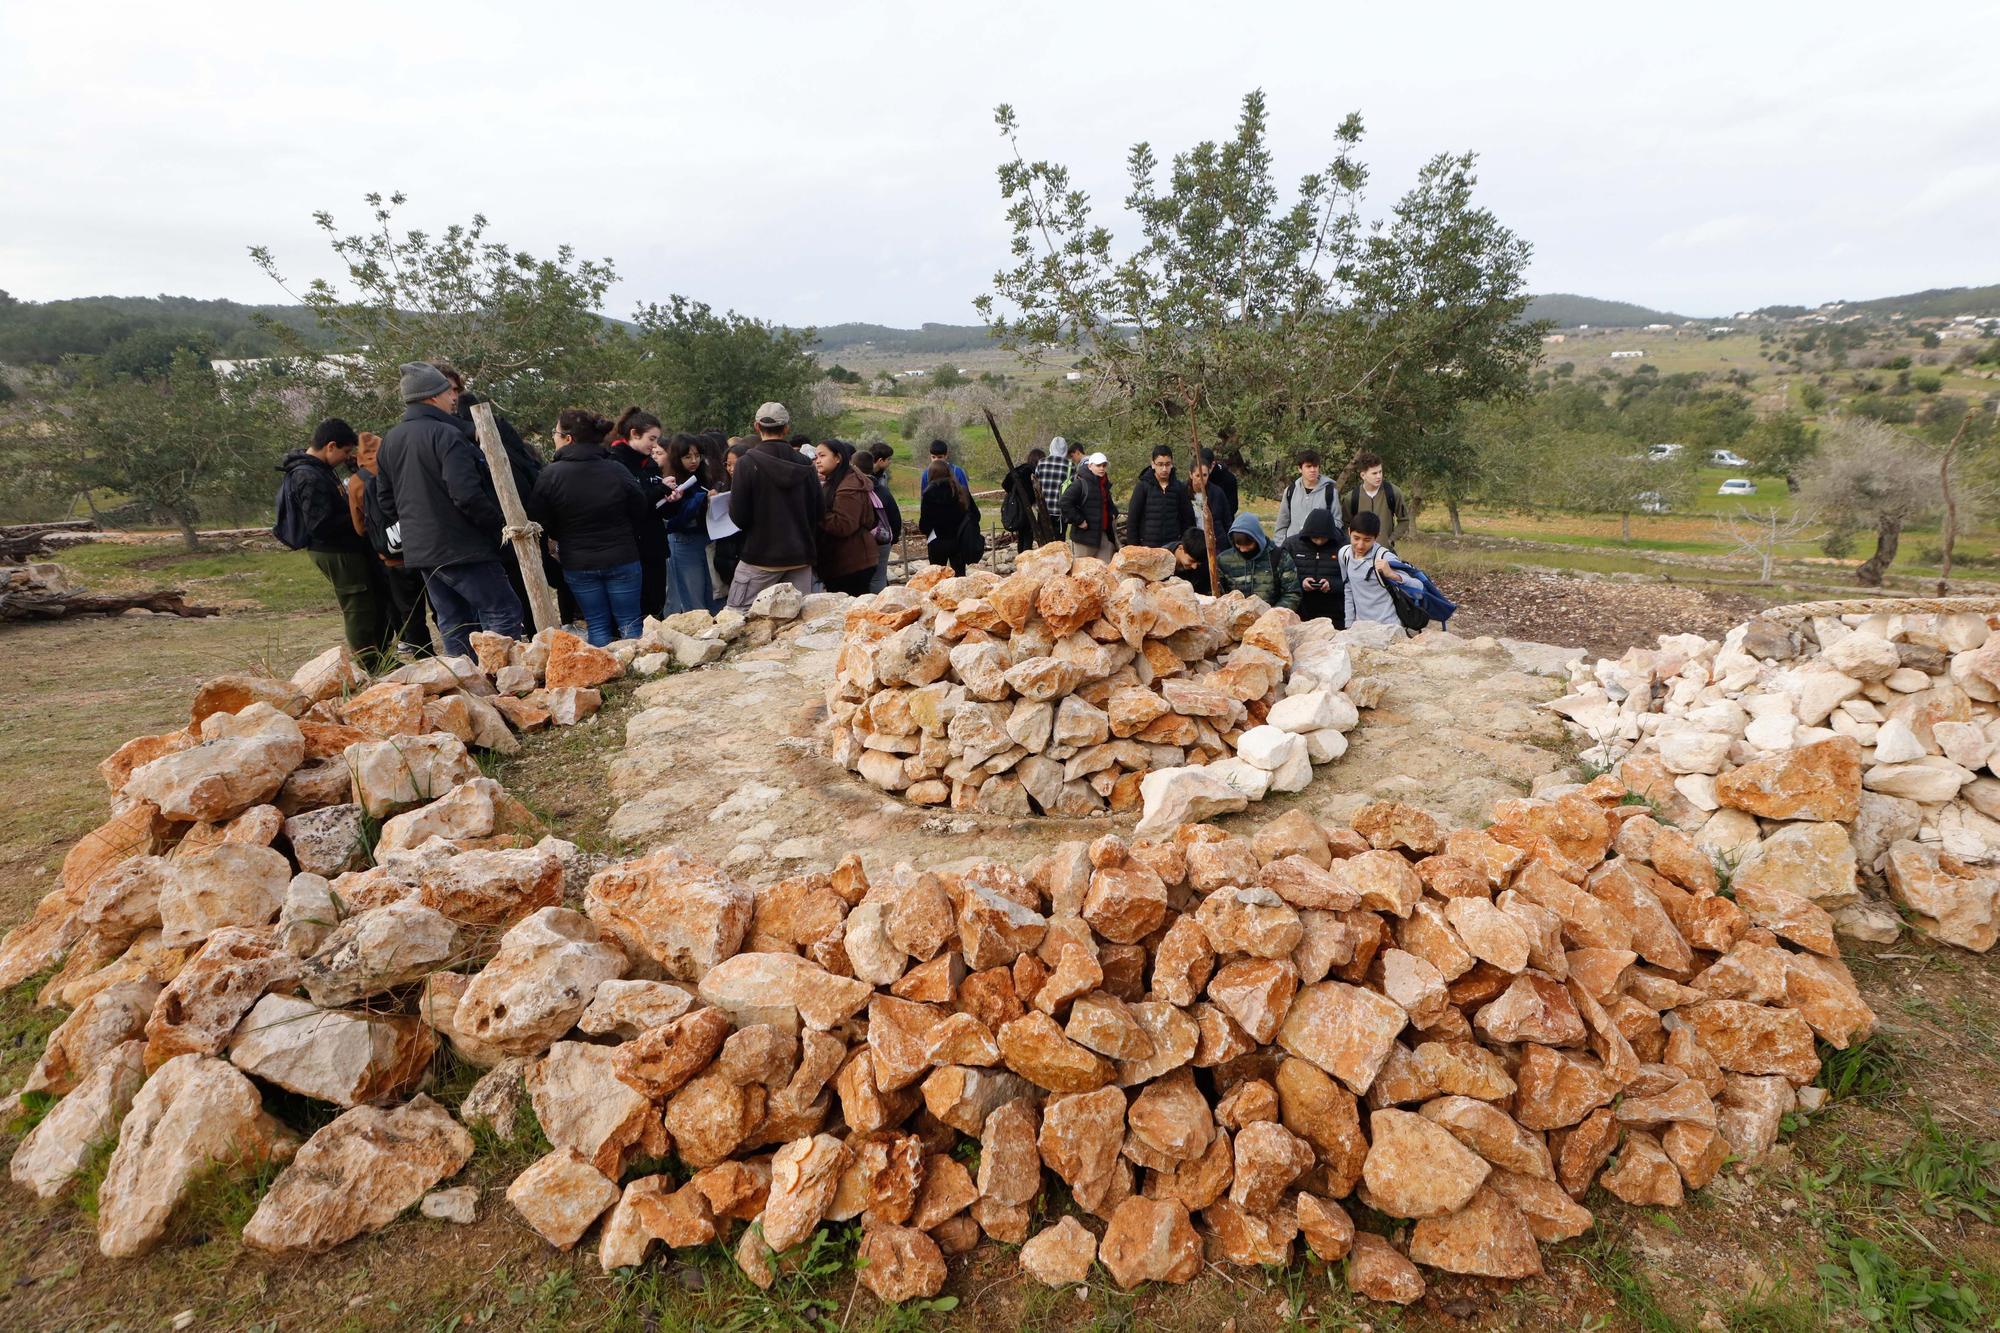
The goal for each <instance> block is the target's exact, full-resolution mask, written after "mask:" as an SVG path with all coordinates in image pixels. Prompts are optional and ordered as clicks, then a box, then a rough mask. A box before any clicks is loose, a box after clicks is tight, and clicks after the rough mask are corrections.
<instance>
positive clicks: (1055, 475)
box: [1035, 452, 1072, 523]
mask: <svg viewBox="0 0 2000 1333" xmlns="http://www.w3.org/2000/svg"><path fill="white" fill-rule="evenodd" d="M1071 470H1072V468H1071V464H1070V458H1069V455H1068V454H1066V453H1064V454H1057V453H1053V452H1052V453H1050V454H1049V456H1048V457H1047V458H1044V459H1043V460H1042V461H1041V462H1039V463H1037V464H1035V489H1036V490H1038V491H1040V492H1041V493H1042V508H1044V509H1046V510H1048V511H1049V517H1050V518H1051V519H1053V520H1055V521H1056V522H1057V523H1061V522H1062V503H1063V492H1064V491H1065V490H1067V489H1068V487H1069V480H1070V472H1071Z"/></svg>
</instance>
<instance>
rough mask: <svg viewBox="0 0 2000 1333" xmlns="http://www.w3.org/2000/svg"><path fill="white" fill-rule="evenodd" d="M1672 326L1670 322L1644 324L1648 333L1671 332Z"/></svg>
mask: <svg viewBox="0 0 2000 1333" xmlns="http://www.w3.org/2000/svg"><path fill="white" fill-rule="evenodd" d="M1673 328H1674V326H1673V325H1671V324H1648V325H1647V326H1646V332H1648V333H1671V332H1673Z"/></svg>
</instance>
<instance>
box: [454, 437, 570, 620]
mask: <svg viewBox="0 0 2000 1333" xmlns="http://www.w3.org/2000/svg"><path fill="white" fill-rule="evenodd" d="M472 425H473V428H474V429H475V430H476V431H477V432H478V435H479V451H480V452H481V453H483V454H485V455H486V470H487V471H488V472H490V473H492V474H493V489H494V491H495V492H496V493H497V494H498V495H499V496H500V512H501V513H502V514H504V515H505V516H506V518H507V527H506V530H505V535H506V538H507V540H508V541H509V542H511V543H512V544H513V547H514V555H515V557H516V558H517V559H518V560H519V562H520V565H521V586H522V587H524V588H526V589H527V590H528V614H529V615H531V616H532V617H533V618H534V621H535V629H536V630H537V631H538V632H539V631H541V630H545V629H561V628H562V612H561V611H560V610H558V609H557V607H556V595H555V592H554V590H553V589H551V588H550V587H549V581H548V579H547V578H545V577H543V575H542V542H541V536H542V529H541V526H540V525H539V524H535V523H530V522H529V521H528V511H527V508H526V506H524V505H523V504H522V503H521V494H520V492H519V491H516V490H515V489H514V469H513V467H512V465H511V464H509V463H508V461H507V446H506V445H504V444H502V443H500V427H499V426H498V425H497V424H495V422H494V420H493V406H492V404H490V403H474V404H473V405H472Z"/></svg>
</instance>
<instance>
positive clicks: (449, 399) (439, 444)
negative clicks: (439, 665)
mask: <svg viewBox="0 0 2000 1333" xmlns="http://www.w3.org/2000/svg"><path fill="white" fill-rule="evenodd" d="M401 369H402V381H401V384H400V386H399V387H400V391H401V393H402V396H403V401H404V402H405V403H407V404H408V407H407V408H405V410H404V412H403V419H402V420H401V421H399V422H397V423H396V424H395V425H393V426H391V427H390V428H389V433H388V434H387V435H385V436H383V437H382V450H381V453H380V454H379V456H378V458H377V461H376V494H377V498H378V500H379V503H380V506H381V510H382V521H383V524H384V525H385V526H388V525H400V527H401V530H402V538H403V563H404V565H405V567H407V568H409V569H411V570H414V571H415V572H416V573H417V574H418V575H420V576H421V577H422V578H423V581H424V590H425V592H426V593H427V594H428V595H429V597H430V603H431V611H432V613H433V614H434V615H435V616H436V617H437V623H438V630H439V632H440V633H442V634H443V635H444V650H445V653H446V654H447V655H448V656H454V657H456V656H461V655H463V654H466V653H469V652H471V651H472V642H471V639H472V632H473V631H474V630H479V629H483V630H488V631H491V632H493V633H495V634H505V635H507V636H508V637H509V638H514V639H518V638H520V637H521V636H522V626H521V600H520V598H518V597H516V596H515V595H514V589H513V588H512V587H511V586H509V584H508V582H507V570H506V566H505V565H503V564H502V563H501V561H500V531H501V529H502V528H503V527H504V526H505V524H506V520H505V519H504V518H503V517H502V515H501V512H500V501H499V498H498V497H497V496H496V495H495V494H494V491H493V481H492V478H491V477H490V476H489V475H488V474H487V471H486V463H485V460H484V459H483V458H482V457H481V456H480V453H479V450H478V448H477V447H476V446H475V445H474V444H473V443H472V439H471V437H470V436H469V435H468V434H467V432H466V423H465V422H463V421H462V420H460V419H459V418H458V417H457V416H454V415H453V410H454V409H455V408H456V407H457V406H458V389H457V387H456V386H454V385H453V384H452V382H451V380H450V379H448V378H447V377H446V376H445V374H444V372H443V371H441V370H439V369H438V368H437V367H436V366H434V365H431V364H430V363H428V362H424V361H411V362H409V363H407V364H405V365H404V366H403V367H402V368H401Z"/></svg>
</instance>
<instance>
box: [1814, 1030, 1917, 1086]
mask: <svg viewBox="0 0 2000 1333" xmlns="http://www.w3.org/2000/svg"><path fill="white" fill-rule="evenodd" d="M1818 1046H1819V1077H1818V1078H1816V1079H1814V1080H1813V1082H1815V1083H1817V1084H1818V1085H1819V1086H1820V1087H1822V1088H1825V1089H1826V1090H1827V1093H1828V1095H1829V1096H1831V1097H1832V1098H1833V1100H1834V1101H1836V1102H1846V1101H1867V1100H1870V1099H1871V1098H1876V1097H1881V1096H1883V1095H1885V1094H1887V1093H1889V1092H1892V1091H1894V1090H1895V1087H1896V1074H1897V1071H1898V1070H1899V1068H1900V1067H1901V1064H1902V1059H1901V1057H1900V1056H1899V1055H1898V1054H1897V1051H1896V1047H1895V1044H1894V1042H1893V1041H1892V1040H1891V1039H1890V1038H1889V1036H1888V1034H1887V1033H1881V1032H1878V1033H1876V1034H1875V1035H1874V1036H1872V1037H1868V1038H1865V1039H1863V1040H1861V1041H1857V1042H1855V1043H1854V1044H1853V1045H1851V1046H1849V1047H1848V1048H1847V1049H1845V1050H1841V1049H1840V1048H1838V1047H1836V1046H1831V1045H1829V1044H1827V1043H1826V1042H1824V1041H1822V1042H1819V1043H1818Z"/></svg>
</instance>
